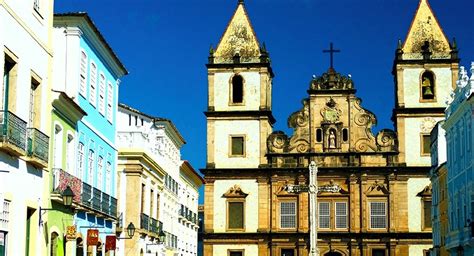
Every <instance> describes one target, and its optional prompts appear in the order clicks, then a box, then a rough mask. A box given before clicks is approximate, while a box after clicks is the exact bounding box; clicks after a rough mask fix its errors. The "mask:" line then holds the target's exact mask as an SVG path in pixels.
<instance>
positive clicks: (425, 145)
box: [421, 134, 431, 155]
mask: <svg viewBox="0 0 474 256" xmlns="http://www.w3.org/2000/svg"><path fill="white" fill-rule="evenodd" d="M430 153H431V137H430V135H429V134H422V135H421V155H430Z"/></svg>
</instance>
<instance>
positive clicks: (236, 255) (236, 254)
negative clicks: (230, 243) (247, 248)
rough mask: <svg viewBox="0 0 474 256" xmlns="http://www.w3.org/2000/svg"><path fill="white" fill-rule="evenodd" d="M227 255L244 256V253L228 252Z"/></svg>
mask: <svg viewBox="0 0 474 256" xmlns="http://www.w3.org/2000/svg"><path fill="white" fill-rule="evenodd" d="M227 255H229V256H244V251H243V250H238V251H237V250H229V251H228V253H227Z"/></svg>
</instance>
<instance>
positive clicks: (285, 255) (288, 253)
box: [281, 249, 295, 256]
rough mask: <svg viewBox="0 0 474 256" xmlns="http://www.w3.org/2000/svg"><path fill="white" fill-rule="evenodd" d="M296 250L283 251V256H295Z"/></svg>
mask: <svg viewBox="0 0 474 256" xmlns="http://www.w3.org/2000/svg"><path fill="white" fill-rule="evenodd" d="M294 255H295V250H294V249H281V256H294Z"/></svg>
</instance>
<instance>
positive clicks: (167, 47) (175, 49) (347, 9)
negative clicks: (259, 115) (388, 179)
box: [55, 0, 474, 169]
mask: <svg viewBox="0 0 474 256" xmlns="http://www.w3.org/2000/svg"><path fill="white" fill-rule="evenodd" d="M55 2H56V3H55V12H74V11H85V12H88V13H89V15H90V16H91V18H92V19H93V20H94V22H95V24H96V25H97V27H98V28H99V30H100V31H101V33H102V34H103V35H104V36H105V38H106V40H107V41H108V43H109V44H110V45H111V46H112V48H113V49H114V51H115V52H116V53H117V55H118V56H119V58H120V59H121V60H122V62H123V63H124V65H125V66H126V67H127V69H128V70H129V71H130V74H129V75H128V76H127V77H125V78H123V79H122V83H121V87H120V102H122V103H125V104H127V105H130V106H132V107H134V108H137V109H139V110H141V111H143V112H145V113H147V114H151V115H155V116H160V117H165V118H169V119H171V120H172V121H173V122H174V123H175V124H176V126H177V127H178V129H179V130H180V132H181V133H182V135H183V136H184V138H185V139H186V142H187V144H186V145H185V146H184V147H183V150H182V157H183V159H187V160H189V161H190V162H191V164H192V165H193V166H194V168H195V169H199V168H203V167H205V162H206V119H205V116H204V114H203V111H205V110H206V106H207V71H206V67H205V64H206V62H207V57H208V53H209V46H210V45H211V44H213V45H214V46H216V44H217V43H218V41H219V39H220V37H221V35H222V33H223V32H224V30H225V27H226V25H227V23H228V22H229V20H230V18H231V16H232V14H233V12H234V10H235V8H236V6H237V0H158V1H156V0H127V1H126V0H118V1H117V0H95V1H94V0H56V1H55ZM429 2H430V4H431V7H432V9H433V11H434V12H435V14H436V16H437V18H438V21H439V22H440V23H441V26H442V27H443V29H444V32H445V34H446V35H447V37H448V38H449V39H450V40H451V39H452V38H453V37H456V41H457V43H458V48H459V49H460V57H461V59H462V61H461V64H462V65H465V66H467V65H470V62H471V61H474V15H472V10H474V1H471V0H451V1H446V0H430V1H429ZM245 5H246V8H247V11H248V13H249V15H250V19H251V21H252V24H253V26H254V28H255V31H256V33H257V37H258V39H259V41H260V42H265V43H266V46H267V50H268V51H269V52H270V57H271V59H272V67H273V70H274V72H275V78H274V83H273V114H274V116H275V118H276V119H277V123H276V124H275V126H274V130H284V131H286V132H287V133H288V132H289V131H288V128H287V125H286V123H287V122H286V120H287V118H288V117H289V115H290V114H291V113H292V112H294V111H297V110H299V109H300V107H301V100H302V99H303V98H305V97H306V96H307V93H306V90H307V89H308V86H309V82H310V80H311V76H312V75H313V74H316V75H319V74H321V73H323V72H325V71H326V70H327V68H328V66H329V56H328V55H327V54H323V53H322V50H323V49H327V48H328V46H329V43H330V42H334V46H335V47H336V48H337V49H340V50H341V53H339V54H336V55H335V62H334V67H335V69H336V70H337V71H338V72H341V73H343V74H351V75H352V78H353V79H354V81H355V87H356V89H357V90H358V91H357V95H358V96H359V97H361V98H362V100H363V103H362V105H363V106H364V107H365V108H367V109H369V110H371V111H372V112H374V113H375V115H376V116H377V118H378V125H377V127H376V128H375V129H376V130H379V129H382V128H391V129H393V124H392V122H391V121H390V117H391V113H392V112H391V111H392V108H393V105H394V83H393V76H392V75H391V70H392V64H393V59H394V56H395V55H394V53H395V49H396V45H397V40H398V39H399V38H400V39H402V40H404V39H405V36H406V34H407V32H408V29H409V27H410V23H411V21H412V19H413V16H414V13H415V10H416V8H417V6H418V0H365V1H356V0H338V1H334V0H246V1H245Z"/></svg>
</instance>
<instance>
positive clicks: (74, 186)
mask: <svg viewBox="0 0 474 256" xmlns="http://www.w3.org/2000/svg"><path fill="white" fill-rule="evenodd" d="M68 186H69V187H70V188H71V190H72V192H73V193H74V198H73V201H74V202H75V203H80V202H81V193H82V181H81V180H80V179H79V178H77V177H76V176H74V175H72V174H70V173H68V172H66V171H64V170H62V169H53V188H52V191H53V193H58V194H62V192H63V191H64V190H65V189H66V188H67V187H68Z"/></svg>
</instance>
